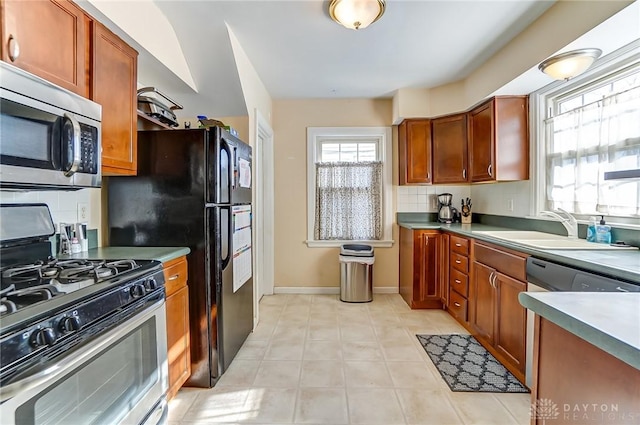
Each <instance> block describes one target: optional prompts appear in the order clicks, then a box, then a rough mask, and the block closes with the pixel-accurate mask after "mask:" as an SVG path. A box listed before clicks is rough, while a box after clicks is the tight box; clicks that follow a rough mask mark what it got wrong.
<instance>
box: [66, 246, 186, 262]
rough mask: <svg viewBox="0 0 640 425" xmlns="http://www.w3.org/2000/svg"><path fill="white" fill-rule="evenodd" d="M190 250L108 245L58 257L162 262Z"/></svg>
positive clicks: (170, 247) (180, 255)
mask: <svg viewBox="0 0 640 425" xmlns="http://www.w3.org/2000/svg"><path fill="white" fill-rule="evenodd" d="M190 252H191V250H190V249H189V248H185V247H173V246H162V247H160V246H158V247H155V246H149V247H142V246H140V247H138V246H108V247H103V248H93V249H90V250H89V251H87V252H80V253H78V254H71V255H61V256H59V258H60V259H64V258H82V259H88V260H93V259H104V260H123V259H131V260H158V261H161V262H163V263H164V262H167V261H170V260H173V259H174V258H178V257H182V256H183V255H187V254H188V253H190Z"/></svg>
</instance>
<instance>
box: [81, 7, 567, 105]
mask: <svg viewBox="0 0 640 425" xmlns="http://www.w3.org/2000/svg"><path fill="white" fill-rule="evenodd" d="M553 3H554V2H553V1H549V0H543V1H540V0H535V1H533V0H511V1H509V0H501V1H485V0H467V1H449V0H439V1H434V0H413V1H401V0H388V1H387V8H386V12H385V14H384V15H383V16H382V18H381V19H380V20H379V21H378V22H376V23H374V24H372V25H371V26H370V27H368V28H366V29H363V30H359V31H354V30H348V29H346V28H343V27H342V26H340V25H338V24H337V23H335V22H333V21H332V20H331V18H330V17H329V15H328V2H327V1H320V0H288V1H272V0H260V1H245V0H236V1H212V0H208V1H202V0H200V1H191V0H180V1H177V0H156V1H154V2H153V3H151V5H153V6H155V7H156V8H157V9H159V10H160V12H162V14H164V16H165V17H166V19H167V20H168V22H169V24H170V26H171V27H172V28H173V30H174V31H175V35H176V36H177V39H178V42H179V45H180V48H181V50H182V55H183V57H184V59H183V60H184V61H186V64H187V66H188V72H190V76H191V78H192V79H193V82H194V83H195V86H196V89H197V92H196V91H194V89H193V88H192V87H190V86H189V84H187V83H185V82H184V81H183V80H182V79H180V78H178V77H177V76H176V74H175V73H173V72H171V71H170V70H169V69H168V68H167V67H166V66H165V65H164V64H163V62H162V61H161V60H159V59H157V57H156V56H157V55H156V56H154V55H153V54H150V53H149V51H147V49H146V45H144V46H143V44H144V43H143V42H142V41H141V42H140V43H139V42H138V41H139V40H134V39H133V38H132V37H130V36H129V34H127V33H125V32H124V31H122V29H121V28H119V27H118V26H117V25H115V24H113V22H112V21H110V20H109V19H108V18H106V16H104V15H102V14H101V13H100V12H99V11H96V10H95V9H94V10H89V12H90V13H92V14H94V16H96V15H98V16H96V17H97V18H98V19H100V20H103V19H105V20H107V21H108V22H107V24H109V23H111V24H112V25H110V27H111V28H112V29H113V30H114V31H115V32H116V33H119V35H121V36H122V37H124V38H125V39H126V40H127V41H129V42H130V43H131V44H133V45H134V47H136V48H137V49H138V50H139V51H140V58H139V77H138V79H139V82H140V83H141V84H143V85H153V86H156V87H158V88H159V89H161V90H163V91H164V92H166V93H167V94H168V95H169V96H170V97H172V98H174V99H176V100H177V101H178V102H180V103H182V104H183V105H184V106H185V110H184V111H183V113H182V114H181V115H183V116H195V115H199V114H208V115H209V116H210V117H216V116H234V115H246V114H247V110H246V106H245V104H244V99H243V94H242V87H241V84H240V79H239V76H238V72H237V69H236V66H235V60H234V52H233V49H232V47H231V42H230V39H229V34H228V30H227V25H228V28H229V29H230V30H231V31H232V32H233V34H234V35H235V37H236V38H237V40H238V41H239V44H240V45H241V46H242V49H243V50H244V52H245V53H246V55H247V57H248V58H249V60H250V61H251V63H252V65H253V67H254V68H255V70H256V72H257V74H258V75H259V76H260V79H261V80H262V82H263V84H264V86H265V87H266V89H267V91H268V92H269V93H270V95H271V97H272V98H273V99H274V100H277V99H296V98H390V97H392V96H393V93H394V91H396V90H397V89H400V88H420V87H435V86H439V85H442V84H446V83H449V82H453V81H457V80H460V79H462V78H465V77H466V76H468V75H469V74H470V73H471V72H473V71H474V70H475V69H476V68H477V67H478V66H479V65H481V64H482V63H483V62H484V61H486V60H487V59H488V58H490V57H491V56H492V55H493V54H494V53H496V52H497V51H498V50H499V49H500V48H502V47H503V46H504V45H505V44H506V43H508V42H509V41H510V40H511V39H512V38H513V37H514V36H516V35H517V34H518V33H520V32H521V31H522V30H523V29H524V28H526V27H527V26H528V25H529V24H531V23H532V22H533V21H534V20H535V19H536V18H537V17H539V16H540V15H541V14H542V13H543V12H544V11H545V10H547V9H548V8H549V7H550V6H551V5H552V4H553ZM112 4H113V3H112ZM121 7H124V8H126V7H127V2H126V1H123V2H122V3H121ZM133 19H135V20H136V21H137V22H145V24H144V25H145V26H146V27H148V31H149V33H151V34H152V33H153V31H154V30H156V31H157V28H154V25H152V24H150V23H149V22H148V21H145V19H144V18H143V17H133ZM146 27H145V28H146ZM176 50H177V49H176ZM173 54H175V55H180V52H173ZM165 62H166V61H165Z"/></svg>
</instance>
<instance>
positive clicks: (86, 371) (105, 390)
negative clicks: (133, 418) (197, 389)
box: [15, 320, 159, 425]
mask: <svg viewBox="0 0 640 425" xmlns="http://www.w3.org/2000/svg"><path fill="white" fill-rule="evenodd" d="M155 328H156V321H155V320H148V321H146V322H145V323H144V324H143V325H141V326H140V327H139V328H137V329H135V330H134V331H132V332H131V333H129V334H128V335H127V336H125V337H123V338H121V339H120V340H118V341H117V342H116V343H114V344H113V345H112V346H111V347H109V348H108V349H107V350H105V351H103V352H101V353H100V354H99V356H98V357H94V358H93V359H91V360H89V361H88V362H87V363H84V364H83V365H82V366H81V367H80V368H78V369H76V370H73V371H71V372H70V373H69V374H68V375H66V376H65V377H64V378H63V379H62V380H60V381H59V382H56V383H54V384H53V385H52V386H50V387H48V388H46V389H45V390H44V391H42V392H40V393H39V394H37V395H36V396H34V397H33V398H32V399H31V400H29V401H28V402H27V403H25V404H23V405H21V406H20V407H19V408H18V409H17V410H16V418H15V419H16V423H18V424H33V425H36V424H38V425H40V424H43V425H44V424H65V425H67V424H82V425H86V424H115V423H118V422H119V421H120V420H121V419H122V418H123V416H124V415H125V414H127V413H128V412H129V411H130V410H132V409H133V407H134V406H135V405H136V404H137V403H138V401H140V400H141V399H142V398H143V397H144V395H145V394H146V393H147V391H148V390H149V389H150V388H151V387H152V386H153V385H154V384H155V383H156V382H158V380H159V370H158V359H157V346H156V337H155V335H156V329H155ZM78 355H82V349H80V350H79V352H78ZM62 366H63V367H64V364H63V365H62Z"/></svg>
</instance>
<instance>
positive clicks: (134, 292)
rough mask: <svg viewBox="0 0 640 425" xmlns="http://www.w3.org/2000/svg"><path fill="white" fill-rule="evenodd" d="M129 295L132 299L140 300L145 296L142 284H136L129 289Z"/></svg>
mask: <svg viewBox="0 0 640 425" xmlns="http://www.w3.org/2000/svg"><path fill="white" fill-rule="evenodd" d="M129 293H130V294H131V296H132V297H133V298H140V297H141V296H143V295H144V294H145V290H144V285H143V284H142V283H136V284H135V285H133V286H132V287H131V289H129Z"/></svg>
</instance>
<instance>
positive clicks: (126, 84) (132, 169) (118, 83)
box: [91, 22, 138, 175]
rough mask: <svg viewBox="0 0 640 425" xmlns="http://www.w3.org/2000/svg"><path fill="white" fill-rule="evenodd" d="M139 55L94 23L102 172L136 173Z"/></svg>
mask: <svg viewBox="0 0 640 425" xmlns="http://www.w3.org/2000/svg"><path fill="white" fill-rule="evenodd" d="M137 63H138V52H136V51H135V50H134V49H133V48H131V47H130V46H129V45H128V44H126V43H125V42H123V41H122V40H121V39H120V38H119V37H118V36H116V35H115V34H113V33H112V32H111V31H109V30H108V29H107V28H105V27H104V26H103V25H101V24H100V23H98V22H94V23H93V49H92V68H91V99H92V100H93V101H94V102H97V103H99V104H101V105H102V172H103V174H105V175H135V174H136V170H137V145H138V143H137V137H138V132H137V120H138V116H137V109H138V107H137V97H136V83H137Z"/></svg>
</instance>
